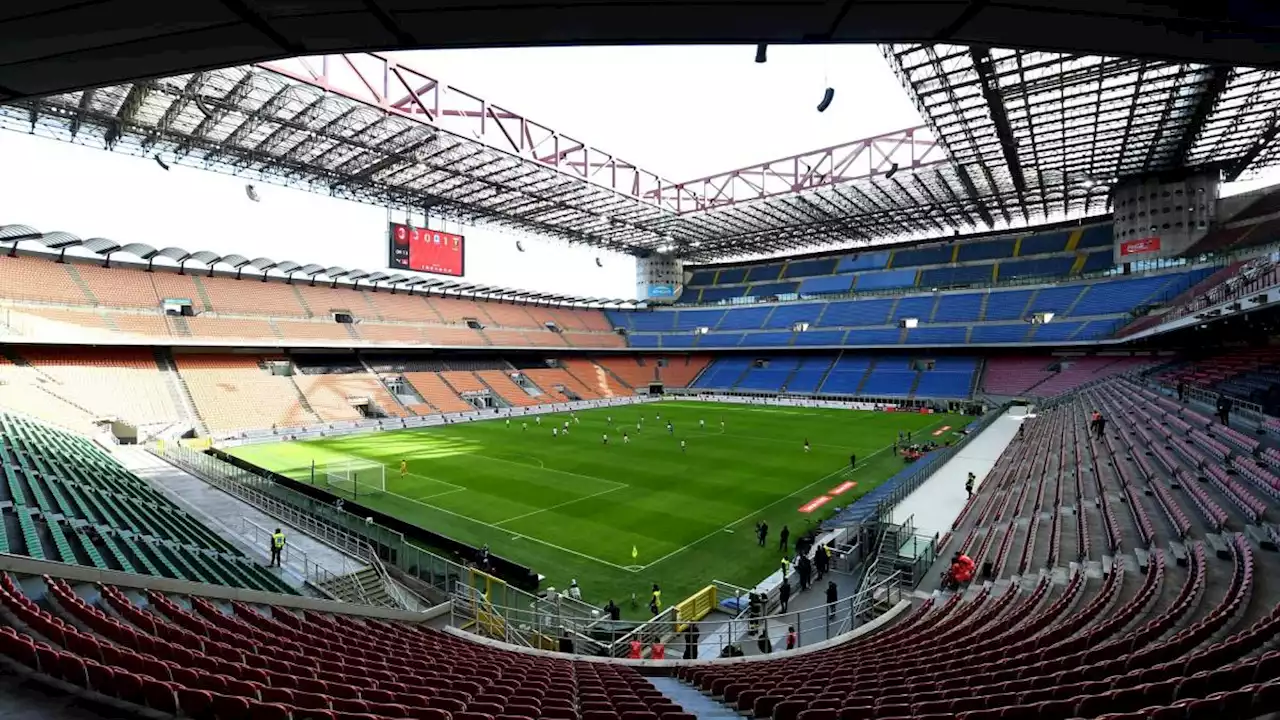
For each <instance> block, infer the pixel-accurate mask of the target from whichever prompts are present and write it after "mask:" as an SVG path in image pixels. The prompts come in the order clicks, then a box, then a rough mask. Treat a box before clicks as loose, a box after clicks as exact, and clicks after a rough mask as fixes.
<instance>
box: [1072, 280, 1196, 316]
mask: <svg viewBox="0 0 1280 720" xmlns="http://www.w3.org/2000/svg"><path fill="white" fill-rule="evenodd" d="M1174 280H1176V278H1170V277H1168V276H1159V277H1148V278H1137V279H1133V280H1109V281H1104V282H1100V283H1096V284H1093V285H1089V286H1087V287H1086V288H1085V289H1084V296H1083V297H1081V298H1080V302H1078V303H1076V307H1075V310H1073V311H1072V315H1076V316H1086V315H1111V314H1113V313H1123V312H1130V311H1132V310H1133V309H1134V308H1135V307H1137V306H1138V305H1141V304H1142V303H1144V302H1147V301H1149V300H1150V299H1151V298H1152V296H1153V295H1156V294H1157V293H1159V292H1160V291H1161V290H1162V289H1163V288H1164V287H1165V286H1167V285H1169V284H1170V282H1172V281H1174Z"/></svg>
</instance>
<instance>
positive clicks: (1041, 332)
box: [1031, 322, 1084, 342]
mask: <svg viewBox="0 0 1280 720" xmlns="http://www.w3.org/2000/svg"><path fill="white" fill-rule="evenodd" d="M1083 325H1084V323H1081V322H1051V323H1049V324H1048V325H1033V326H1032V332H1031V342H1063V341H1065V340H1070V339H1071V336H1072V335H1075V334H1076V331H1078V330H1079V329H1080V328H1081V327H1082V326H1083Z"/></svg>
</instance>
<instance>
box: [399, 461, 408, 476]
mask: <svg viewBox="0 0 1280 720" xmlns="http://www.w3.org/2000/svg"><path fill="white" fill-rule="evenodd" d="M408 474H409V461H408V460H401V461H400V477H402V478H403V477H404V476H405V475H408Z"/></svg>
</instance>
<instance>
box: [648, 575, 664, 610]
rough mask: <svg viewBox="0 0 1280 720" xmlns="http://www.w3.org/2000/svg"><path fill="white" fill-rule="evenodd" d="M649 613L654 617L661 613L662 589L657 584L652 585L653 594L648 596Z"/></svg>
mask: <svg viewBox="0 0 1280 720" xmlns="http://www.w3.org/2000/svg"><path fill="white" fill-rule="evenodd" d="M649 612H651V613H653V614H654V615H657V614H658V613H660V612H662V589H661V588H659V587H658V583H654V584H653V594H652V595H650V596H649Z"/></svg>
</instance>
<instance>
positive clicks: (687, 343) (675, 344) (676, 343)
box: [662, 332, 701, 348]
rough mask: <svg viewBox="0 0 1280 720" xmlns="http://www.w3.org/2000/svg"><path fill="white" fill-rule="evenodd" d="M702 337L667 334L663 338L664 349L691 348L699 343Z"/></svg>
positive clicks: (688, 334) (691, 334) (689, 334)
mask: <svg viewBox="0 0 1280 720" xmlns="http://www.w3.org/2000/svg"><path fill="white" fill-rule="evenodd" d="M699 337H701V336H700V335H694V334H693V333H691V332H690V333H667V334H666V335H663V336H662V347H664V348H691V347H693V346H694V345H695V344H697V342H698V338H699Z"/></svg>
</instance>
